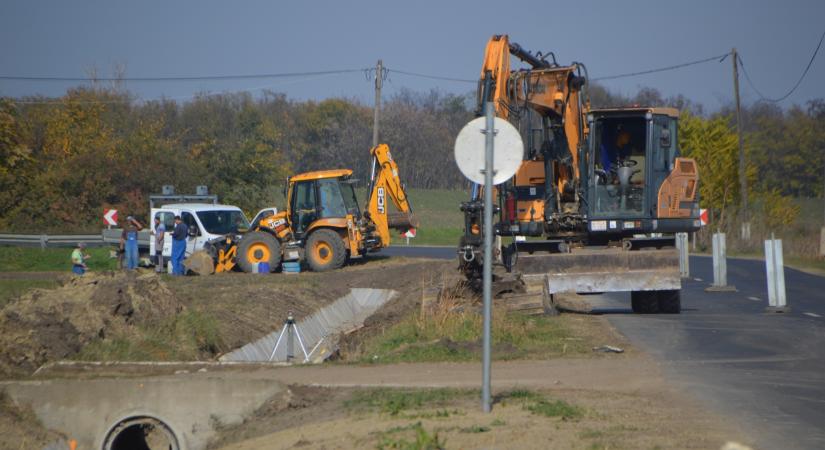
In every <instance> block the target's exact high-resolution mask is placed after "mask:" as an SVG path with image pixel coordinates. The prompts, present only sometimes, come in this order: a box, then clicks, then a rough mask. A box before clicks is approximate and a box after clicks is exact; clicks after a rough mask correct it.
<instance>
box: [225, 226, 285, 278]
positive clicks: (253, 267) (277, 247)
mask: <svg viewBox="0 0 825 450" xmlns="http://www.w3.org/2000/svg"><path fill="white" fill-rule="evenodd" d="M235 258H236V260H237V261H238V266H239V267H240V268H241V270H243V271H244V272H246V273H255V272H256V271H257V265H258V263H262V262H268V263H269V271H270V272H275V271H276V270H277V269H278V267H279V266H280V265H281V243H280V242H278V239H276V238H275V236H273V235H271V234H269V233H266V232H263V231H252V232H249V233H246V234H244V235H243V237H242V238H241V243H240V244H238V254H237V256H236V257H235Z"/></svg>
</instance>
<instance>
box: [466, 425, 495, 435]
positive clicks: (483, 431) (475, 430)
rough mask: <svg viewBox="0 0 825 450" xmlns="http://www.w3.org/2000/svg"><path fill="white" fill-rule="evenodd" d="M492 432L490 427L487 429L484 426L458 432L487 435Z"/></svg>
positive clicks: (471, 427) (470, 427)
mask: <svg viewBox="0 0 825 450" xmlns="http://www.w3.org/2000/svg"><path fill="white" fill-rule="evenodd" d="M490 430H491V428H490V427H485V426H484V425H473V426H469V427H466V428H462V429H460V430H458V431H460V432H462V433H486V432H488V431H490Z"/></svg>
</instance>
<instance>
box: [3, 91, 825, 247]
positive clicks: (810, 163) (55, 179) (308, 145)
mask: <svg viewBox="0 0 825 450" xmlns="http://www.w3.org/2000/svg"><path fill="white" fill-rule="evenodd" d="M590 95H591V98H592V103H593V106H594V107H600V106H622V105H629V104H642V105H648V106H665V105H667V106H675V107H677V108H679V109H680V110H682V111H683V114H684V115H683V120H682V121H681V126H680V144H681V147H682V149H683V152H684V153H686V154H688V155H689V156H694V157H696V158H697V159H698V160H699V163H700V169H701V170H702V172H701V173H702V191H701V195H702V197H703V201H707V202H709V203H710V205H709V206H711V207H712V208H715V209H716V210H719V211H725V210H726V209H730V208H733V207H735V206H736V205H737V204H738V201H739V197H740V195H739V192H738V184H737V183H736V180H737V178H736V173H737V172H736V171H737V170H738V166H737V163H736V161H737V159H736V157H737V156H736V155H738V153H737V152H738V147H737V146H736V141H735V134H734V133H735V126H734V125H735V123H734V122H732V117H733V115H732V114H731V112H732V111H731V109H730V108H723V109H722V110H720V111H718V112H714V113H712V114H708V113H706V112H705V111H704V110H703V108H702V105H700V104H696V103H693V102H691V101H690V100H689V99H686V98H684V97H682V96H675V97H668V98H665V97H663V96H662V95H661V94H660V93H659V92H658V91H656V90H654V89H648V88H645V89H641V90H640V91H639V92H638V93H637V94H636V95H635V96H633V97H624V96H620V95H615V94H613V93H611V92H610V91H608V90H607V89H605V88H604V87H601V86H598V85H592V86H591V87H590ZM474 97H475V95H474V93H468V94H466V95H455V94H447V93H442V92H440V91H436V90H433V91H430V92H426V93H420V92H412V91H406V90H404V91H400V92H399V93H396V94H394V95H392V96H391V97H390V98H388V99H386V100H385V101H384V105H383V108H382V112H381V122H380V130H381V139H380V140H381V141H382V142H386V143H388V144H389V145H390V148H391V149H392V154H393V157H394V158H395V159H396V160H397V162H398V164H399V167H400V169H401V171H402V173H401V176H402V179H403V180H404V181H405V182H406V183H407V185H408V186H409V187H412V188H421V189H460V188H465V187H466V181H465V179H464V177H463V176H462V175H461V174H460V173H459V171H458V170H457V168H456V166H455V164H454V162H453V143H454V139H455V136H456V135H457V134H458V132H459V130H460V129H461V127H463V126H464V124H466V123H467V121H469V120H470V119H472V118H473V117H474V115H475V110H476V104H475V99H474ZM743 116H744V121H743V122H744V124H745V126H744V130H745V131H746V149H747V154H748V158H749V161H750V164H749V168H748V176H749V179H750V180H751V186H752V187H753V189H754V192H758V193H763V194H764V196H765V198H774V199H775V198H777V197H779V198H781V197H783V196H816V195H822V193H823V166H825V156H824V155H823V154H824V153H825V146H823V142H825V139H824V137H825V100H815V101H811V102H808V103H807V104H806V105H804V106H793V107H791V108H789V109H787V110H783V109H781V108H778V107H774V106H770V105H763V104H757V105H754V106H752V107H749V108H745V110H744V114H743ZM371 143H372V108H371V106H368V105H365V104H363V103H361V102H359V101H357V100H354V99H347V98H332V99H327V100H323V101H311V100H308V101H297V100H291V99H289V98H288V97H287V96H286V95H285V94H282V93H275V92H264V93H263V94H262V95H260V96H257V97H253V96H252V95H250V94H248V93H238V94H219V95H201V96H197V97H195V98H193V99H192V100H189V101H185V102H177V101H175V100H158V101H148V102H137V101H135V100H134V97H133V96H132V95H131V94H130V93H129V92H126V91H123V90H121V89H117V88H102V87H98V86H91V87H77V88H73V89H70V90H68V91H67V92H66V94H65V95H63V96H62V97H59V98H44V97H26V98H21V99H13V98H0V230H4V231H19V232H25V231H32V232H35V231H37V232H48V231H61V232H69V231H93V230H96V229H98V228H99V227H100V223H101V215H102V209H103V208H107V207H113V208H116V209H118V210H119V211H122V212H123V213H131V214H137V215H143V214H146V213H147V208H148V196H149V195H150V194H155V193H159V192H160V190H161V186H162V185H165V184H172V185H174V186H175V187H176V189H177V192H179V193H191V192H194V188H195V186H197V185H207V186H208V187H209V189H210V191H211V192H212V193H215V194H218V195H219V196H220V199H221V201H222V202H225V203H230V204H236V205H238V206H240V207H241V208H242V209H244V210H245V211H247V212H254V211H257V210H258V209H259V208H262V207H264V206H268V205H271V204H272V203H273V202H274V201H275V199H276V198H279V196H278V194H277V193H278V192H279V191H280V190H281V189H282V187H283V184H284V182H285V179H286V177H287V176H289V175H290V174H295V173H300V172H304V171H310V170H320V169H330V168H351V169H353V170H354V171H355V174H356V176H357V177H359V178H361V179H362V180H363V179H365V178H366V177H367V176H368V175H369V167H370V160H369V153H368V151H369V147H370V145H371ZM362 184H363V183H362ZM770 196H773V197H770ZM777 214H780V215H781V214H783V213H781V212H779V213H777Z"/></svg>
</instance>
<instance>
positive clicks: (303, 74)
mask: <svg viewBox="0 0 825 450" xmlns="http://www.w3.org/2000/svg"><path fill="white" fill-rule="evenodd" d="M365 70H369V69H368V68H364V69H338V70H322V71H317V72H284V73H259V74H243V75H198V76H186V77H123V78H111V77H105V78H91V77H86V78H78V77H37V76H19V75H0V80H9V81H66V82H77V81H132V82H153V81H167V82H168V81H220V80H252V79H262V78H294V77H306V76H314V75H339V74H345V73H354V72H363V71H365Z"/></svg>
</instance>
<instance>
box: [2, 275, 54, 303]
mask: <svg viewBox="0 0 825 450" xmlns="http://www.w3.org/2000/svg"><path fill="white" fill-rule="evenodd" d="M57 286H59V283H58V282H57V281H56V280H26V279H12V280H1V279H0V308H2V307H4V306H6V303H8V302H10V301H11V300H12V299H15V298H17V297H19V296H21V295H23V294H25V293H26V292H27V291H30V290H32V289H38V288H39V289H53V288H56V287H57Z"/></svg>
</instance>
